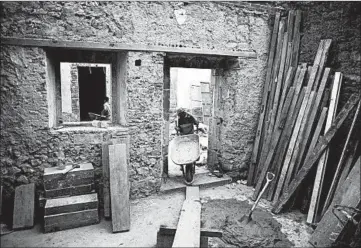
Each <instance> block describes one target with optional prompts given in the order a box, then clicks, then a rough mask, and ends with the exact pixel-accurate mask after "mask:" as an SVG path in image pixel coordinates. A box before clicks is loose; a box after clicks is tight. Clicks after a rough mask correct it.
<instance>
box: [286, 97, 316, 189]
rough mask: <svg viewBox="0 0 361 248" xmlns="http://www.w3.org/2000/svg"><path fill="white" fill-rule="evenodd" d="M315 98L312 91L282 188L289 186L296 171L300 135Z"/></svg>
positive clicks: (300, 140)
mask: <svg viewBox="0 0 361 248" xmlns="http://www.w3.org/2000/svg"><path fill="white" fill-rule="evenodd" d="M315 96H316V94H315V91H312V92H311V94H310V98H309V100H308V103H307V107H306V110H305V114H304V116H303V118H302V121H301V125H300V129H299V133H298V136H297V138H296V140H295V147H294V150H293V154H292V158H291V161H290V165H289V168H288V171H287V175H286V180H285V184H284V185H285V186H284V187H288V185H289V183H290V181H291V178H292V177H293V176H294V174H295V172H296V171H297V168H298V166H297V165H296V161H297V158H298V156H299V155H300V154H299V152H300V150H299V149H300V144H301V142H302V135H303V132H304V128H305V126H306V122H307V119H308V115H309V113H310V112H311V111H310V109H311V108H312V107H314V101H315Z"/></svg>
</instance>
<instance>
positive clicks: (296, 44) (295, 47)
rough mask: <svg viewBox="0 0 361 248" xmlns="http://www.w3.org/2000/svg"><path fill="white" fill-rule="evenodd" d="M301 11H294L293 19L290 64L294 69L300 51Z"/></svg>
mask: <svg viewBox="0 0 361 248" xmlns="http://www.w3.org/2000/svg"><path fill="white" fill-rule="evenodd" d="M301 15H302V12H301V10H296V17H295V25H294V32H293V42H292V62H291V66H293V67H296V66H297V65H298V58H299V49H300V40H301V35H300V30H301Z"/></svg>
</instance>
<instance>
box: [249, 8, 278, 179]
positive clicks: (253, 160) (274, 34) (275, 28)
mask: <svg viewBox="0 0 361 248" xmlns="http://www.w3.org/2000/svg"><path fill="white" fill-rule="evenodd" d="M280 16H281V14H280V13H276V16H275V23H274V26H273V32H272V38H271V43H270V52H269V56H268V61H267V72H266V80H265V84H264V87H263V94H262V103H261V111H260V115H259V120H258V125H257V131H256V137H255V141H254V145H253V150H252V157H251V165H250V167H249V170H248V177H247V185H253V181H254V174H255V166H256V163H257V161H258V156H259V151H260V150H261V149H260V148H261V147H262V145H261V144H260V139H261V136H262V130H263V125H264V118H265V108H266V105H267V100H268V87H269V83H270V79H271V75H272V64H273V59H274V55H275V49H276V41H277V34H278V33H277V32H278V25H279V22H280Z"/></svg>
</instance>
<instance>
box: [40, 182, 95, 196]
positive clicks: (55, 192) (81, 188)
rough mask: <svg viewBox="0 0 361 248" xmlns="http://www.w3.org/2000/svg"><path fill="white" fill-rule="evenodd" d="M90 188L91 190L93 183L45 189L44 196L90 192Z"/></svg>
mask: <svg viewBox="0 0 361 248" xmlns="http://www.w3.org/2000/svg"><path fill="white" fill-rule="evenodd" d="M92 190H93V184H87V185H79V186H74V187H69V188H61V189H53V190H45V197H46V198H56V197H64V196H74V195H82V194H89V193H91V192H92Z"/></svg>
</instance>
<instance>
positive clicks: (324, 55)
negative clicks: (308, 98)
mask: <svg viewBox="0 0 361 248" xmlns="http://www.w3.org/2000/svg"><path fill="white" fill-rule="evenodd" d="M331 41H332V40H331V39H326V40H324V47H323V51H322V55H321V59H320V66H319V68H320V69H319V71H318V72H317V75H316V79H315V82H316V85H315V87H314V88H313V89H314V90H317V87H318V86H317V85H318V81H319V80H320V78H321V75H322V73H323V68H324V67H325V64H326V61H327V58H328V52H329V50H330V47H331Z"/></svg>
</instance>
